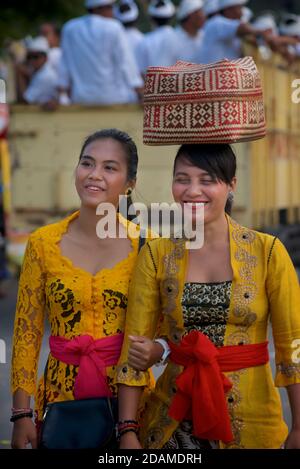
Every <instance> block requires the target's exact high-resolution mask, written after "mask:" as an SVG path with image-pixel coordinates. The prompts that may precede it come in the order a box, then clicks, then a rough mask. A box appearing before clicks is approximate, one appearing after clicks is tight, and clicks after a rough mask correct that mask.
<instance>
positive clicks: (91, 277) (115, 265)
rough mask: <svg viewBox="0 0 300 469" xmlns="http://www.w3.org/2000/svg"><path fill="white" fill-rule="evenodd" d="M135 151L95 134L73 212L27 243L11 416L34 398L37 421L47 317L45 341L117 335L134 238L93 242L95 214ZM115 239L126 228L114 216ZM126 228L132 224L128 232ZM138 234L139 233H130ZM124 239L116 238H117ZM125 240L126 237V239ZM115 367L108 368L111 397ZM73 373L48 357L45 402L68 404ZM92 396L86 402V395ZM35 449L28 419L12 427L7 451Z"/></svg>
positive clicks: (119, 136) (119, 185) (113, 196)
mask: <svg viewBox="0 0 300 469" xmlns="http://www.w3.org/2000/svg"><path fill="white" fill-rule="evenodd" d="M137 164H138V155H137V149H136V146H135V144H134V142H133V141H132V140H131V138H130V137H129V136H128V135H127V134H125V133H123V132H120V131H118V130H116V129H108V130H103V131H99V132H96V133H95V134H93V135H91V136H90V137H88V138H87V140H86V141H85V143H84V145H83V148H82V150H81V154H80V158H79V163H78V165H77V168H76V189H77V192H78V195H79V197H80V199H81V207H80V210H79V211H78V212H76V213H73V214H72V215H71V216H69V217H67V218H65V219H64V220H62V221H60V222H58V223H54V224H52V225H48V226H44V227H43V228H40V229H38V230H37V231H35V232H34V233H33V234H32V235H31V236H30V238H29V241H28V245H27V249H26V253H25V258H24V263H23V268H22V273H21V277H20V283H19V294H18V303H17V309H16V318H15V330H14V341H13V358H12V392H13V395H14V398H13V408H14V411H15V412H19V411H22V409H29V408H30V397H31V396H35V398H36V412H37V421H41V420H42V411H43V403H44V402H43V400H44V386H43V378H42V379H41V380H40V381H39V384H38V386H37V384H36V378H37V369H38V360H39V352H40V347H41V342H42V337H43V332H44V320H45V317H47V318H48V320H49V322H50V326H51V336H54V337H57V336H59V337H62V338H65V339H68V340H71V339H74V338H75V337H78V336H82V335H89V336H91V337H92V338H93V339H95V340H96V339H101V338H105V337H110V336H114V337H117V336H118V335H120V334H121V333H122V332H123V330H124V321H125V313H126V307H127V294H128V285H129V281H130V278H131V273H132V269H133V266H134V263H135V260H136V256H137V253H138V244H139V239H138V237H134V238H131V237H130V232H129V234H128V237H124V238H121V237H119V238H115V239H113V238H106V239H100V238H99V237H98V236H97V234H96V225H97V222H99V219H100V218H99V216H98V215H96V207H97V206H98V205H99V204H100V203H102V202H109V203H111V204H113V205H114V206H115V207H118V203H119V196H120V195H122V194H125V193H126V191H128V189H132V188H133V187H134V185H135V180H136V172H137ZM117 219H118V223H117V225H118V226H117V228H118V230H119V233H122V232H124V233H126V232H127V228H128V227H129V225H130V222H128V221H127V220H126V219H124V218H122V216H121V215H119V216H118V218H117ZM132 228H133V225H132ZM137 229H138V228H137ZM124 233H123V234H124ZM125 236H126V235H125ZM114 368H115V367H114V366H110V367H108V368H107V370H106V371H107V380H108V385H109V388H110V390H111V391H112V392H113V394H116V386H114V384H113V383H112V380H113V375H114ZM77 372H78V367H77V366H74V365H71V364H67V363H64V362H62V361H60V360H58V359H56V358H54V356H53V354H52V353H50V355H49V365H48V380H47V386H46V388H47V390H46V396H47V402H54V401H64V400H70V399H74V393H73V388H74V381H75V378H76V376H77ZM90 397H93V396H90ZM28 443H31V445H32V447H33V448H34V447H36V446H37V431H36V427H35V425H34V423H33V422H32V420H31V418H28V417H25V418H20V419H18V420H17V421H16V422H15V423H14V430H13V437H12V446H13V447H14V448H24V447H25V446H26V444H28Z"/></svg>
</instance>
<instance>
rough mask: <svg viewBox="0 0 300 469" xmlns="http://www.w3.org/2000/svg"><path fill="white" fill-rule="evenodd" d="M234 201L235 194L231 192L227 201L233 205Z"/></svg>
mask: <svg viewBox="0 0 300 469" xmlns="http://www.w3.org/2000/svg"><path fill="white" fill-rule="evenodd" d="M233 199H234V192H233V191H230V192H229V193H228V197H227V200H228V202H230V203H232V202H233Z"/></svg>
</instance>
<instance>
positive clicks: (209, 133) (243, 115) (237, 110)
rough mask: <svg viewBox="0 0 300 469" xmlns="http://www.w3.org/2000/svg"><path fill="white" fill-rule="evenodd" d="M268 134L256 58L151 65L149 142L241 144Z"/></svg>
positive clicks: (146, 104) (146, 124)
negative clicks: (254, 59) (204, 62)
mask: <svg viewBox="0 0 300 469" xmlns="http://www.w3.org/2000/svg"><path fill="white" fill-rule="evenodd" d="M265 134H266V122H265V113H264V102H263V93H262V87H261V81H260V77H259V73H258V70H257V67H256V65H255V63H254V61H253V59H252V57H245V58H243V59H238V60H234V61H229V60H227V59H224V60H221V61H219V62H215V63H211V64H206V65H203V64H192V63H187V62H176V64H175V65H174V66H172V67H149V68H148V70H147V76H146V83H145V94H144V133H143V140H144V143H145V144H146V145H178V144H182V143H236V142H244V141H249V140H257V139H259V138H262V137H264V136H265Z"/></svg>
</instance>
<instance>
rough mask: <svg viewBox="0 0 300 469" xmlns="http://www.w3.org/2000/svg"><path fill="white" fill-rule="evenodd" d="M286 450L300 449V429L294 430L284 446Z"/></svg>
mask: <svg viewBox="0 0 300 469" xmlns="http://www.w3.org/2000/svg"><path fill="white" fill-rule="evenodd" d="M284 448H285V449H300V428H292V430H291V431H290V433H289V435H288V437H287V439H286V441H285V445H284Z"/></svg>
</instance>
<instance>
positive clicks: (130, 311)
mask: <svg viewBox="0 0 300 469" xmlns="http://www.w3.org/2000/svg"><path fill="white" fill-rule="evenodd" d="M152 256H153V254H152V251H151V248H150V246H149V243H146V244H145V245H144V246H143V248H142V249H141V251H140V254H139V256H138V259H137V263H136V266H135V269H134V272H133V276H132V279H131V283H130V289H129V296H128V306H127V313H126V325H125V334H124V342H123V347H122V352H121V356H120V359H119V363H118V366H117V370H116V379H115V381H116V383H118V384H126V385H128V386H149V383H150V375H149V371H136V370H134V369H133V368H131V367H130V366H129V365H128V350H129V346H130V340H129V336H130V335H135V336H144V337H149V338H150V339H153V338H154V337H155V333H156V331H157V328H158V320H159V316H160V312H161V306H160V292H159V282H158V281H157V278H156V271H155V268H154V264H153V262H154V260H153V257H152Z"/></svg>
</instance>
